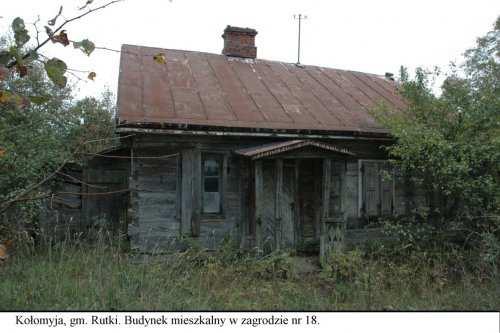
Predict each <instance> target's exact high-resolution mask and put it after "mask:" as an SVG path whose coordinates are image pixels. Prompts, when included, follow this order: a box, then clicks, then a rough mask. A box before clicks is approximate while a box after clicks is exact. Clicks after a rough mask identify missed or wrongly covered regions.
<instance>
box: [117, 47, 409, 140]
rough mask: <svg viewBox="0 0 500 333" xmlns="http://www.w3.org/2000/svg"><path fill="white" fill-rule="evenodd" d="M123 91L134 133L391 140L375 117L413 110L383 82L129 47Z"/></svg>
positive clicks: (123, 118)
mask: <svg viewBox="0 0 500 333" xmlns="http://www.w3.org/2000/svg"><path fill="white" fill-rule="evenodd" d="M159 52H162V53H163V54H164V55H165V57H166V64H165V65H160V64H158V63H156V62H155V61H154V60H153V55H154V54H157V53H159ZM118 88H119V89H118V122H119V125H120V126H133V127H135V126H141V127H145V126H165V125H167V126H168V125H172V126H181V127H184V126H191V125H198V126H218V127H226V128H243V129H245V128H247V129H250V128H251V129H263V130H265V129H274V130H285V131H286V130H314V131H349V132H363V133H387V131H386V130H385V129H384V128H382V127H381V126H380V125H379V124H377V123H376V121H375V119H374V118H373V117H372V116H371V115H370V114H369V112H368V111H369V110H370V108H372V107H373V106H375V105H376V104H378V103H385V104H386V105H387V106H389V107H391V108H394V109H401V108H403V107H404V106H405V102H404V100H403V99H402V98H401V97H400V96H398V94H397V92H396V86H395V84H394V82H393V81H390V80H387V79H385V78H384V77H383V76H379V75H374V74H366V73H360V72H353V71H345V70H338V69H331V68H324V67H317V66H302V65H301V66H300V67H298V66H297V65H295V64H290V63H283V62H278V61H268V60H260V59H255V60H253V59H241V58H233V57H227V56H224V55H218V54H209V53H203V52H192V51H180V50H167V49H157V48H151V47H142V46H132V45H123V46H122V53H121V62H120V78H119V87H118Z"/></svg>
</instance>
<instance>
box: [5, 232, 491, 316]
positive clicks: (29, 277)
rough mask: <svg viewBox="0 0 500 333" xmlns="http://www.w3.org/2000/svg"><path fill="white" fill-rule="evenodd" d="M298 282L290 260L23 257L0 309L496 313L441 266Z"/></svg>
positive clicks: (342, 273) (340, 265) (319, 275)
mask: <svg viewBox="0 0 500 333" xmlns="http://www.w3.org/2000/svg"><path fill="white" fill-rule="evenodd" d="M336 260H337V262H336V264H335V268H333V269H332V268H330V269H324V270H322V271H317V272H309V273H300V270H301V269H300V268H301V267H299V266H300V265H301V264H299V263H298V262H302V261H299V260H296V259H295V258H293V257H290V256H288V255H286V254H284V253H274V254H271V255H269V256H267V257H264V258H256V257H254V256H252V255H250V254H244V253H238V252H237V251H234V249H228V248H226V249H223V250H221V251H219V252H218V253H215V254H207V253H205V252H202V251H199V250H190V251H187V252H184V253H177V254H172V255H169V256H138V255H131V254H128V253H126V252H124V251H123V250H122V249H120V248H119V247H117V246H111V245H104V244H103V242H97V245H88V244H85V245H84V244H83V243H82V244H76V245H75V244H73V245H67V244H59V245H55V246H52V247H48V246H47V247H44V248H43V249H40V248H37V249H36V251H18V253H16V254H15V255H14V256H12V258H11V260H10V261H9V262H8V263H6V264H5V265H3V266H0V295H1V302H0V310H42V309H43V310H494V309H497V310H498V309H500V297H499V296H500V295H499V293H498V291H499V289H498V288H499V286H498V281H495V280H494V279H485V278H481V277H480V276H477V275H475V274H473V273H467V272H461V273H460V274H458V277H457V276H455V277H454V276H453V274H455V275H457V274H456V273H453V274H452V273H450V272H454V270H450V267H449V265H448V266H447V265H445V264H444V263H437V262H434V263H430V262H427V263H426V262H423V261H422V262H420V265H419V266H418V265H416V264H417V262H418V260H420V259H416V260H413V259H412V261H411V262H407V263H394V262H391V261H389V260H386V259H384V260H382V259H380V258H379V259H369V258H368V257H367V256H366V254H363V253H361V252H348V253H346V254H343V255H341V257H340V258H336Z"/></svg>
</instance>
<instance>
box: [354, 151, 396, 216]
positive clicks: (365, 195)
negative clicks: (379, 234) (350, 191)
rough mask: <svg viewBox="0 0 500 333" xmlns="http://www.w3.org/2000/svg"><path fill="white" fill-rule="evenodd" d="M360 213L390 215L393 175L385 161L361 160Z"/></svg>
mask: <svg viewBox="0 0 500 333" xmlns="http://www.w3.org/2000/svg"><path fill="white" fill-rule="evenodd" d="M361 172H362V178H361V181H362V186H361V191H362V193H361V198H362V206H361V214H362V215H365V216H380V215H390V214H392V213H393V208H394V200H393V198H394V177H393V175H392V169H391V167H390V165H389V163H388V162H387V161H362V162H361Z"/></svg>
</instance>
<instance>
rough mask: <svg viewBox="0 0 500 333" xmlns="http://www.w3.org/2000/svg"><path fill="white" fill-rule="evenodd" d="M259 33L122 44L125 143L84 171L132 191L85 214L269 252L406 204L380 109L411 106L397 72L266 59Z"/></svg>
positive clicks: (165, 244)
mask: <svg viewBox="0 0 500 333" xmlns="http://www.w3.org/2000/svg"><path fill="white" fill-rule="evenodd" d="M256 35H257V31H255V30H253V29H248V28H237V27H231V26H228V27H227V28H226V29H225V30H224V34H223V35H222V37H223V39H224V49H223V51H222V54H209V53H203V52H192V51H181V50H169V49H158V48H151V47H142V46H133V45H124V46H123V47H122V52H121V63H120V76H119V90H118V113H117V124H118V125H117V132H118V133H119V134H120V135H121V136H122V140H121V142H122V145H121V147H120V148H119V150H116V151H112V152H109V153H107V154H103V156H102V158H95V159H93V160H92V161H90V163H89V165H88V167H87V169H86V171H85V173H86V176H85V180H86V182H88V183H94V184H108V185H110V186H112V189H117V190H118V189H121V188H126V189H128V190H129V192H128V193H127V194H125V195H123V193H122V194H120V195H119V196H118V197H109V196H108V197H103V198H99V199H95V198H92V199H88V200H84V201H85V202H84V203H83V205H84V208H85V209H84V211H85V214H86V217H87V218H88V219H92V218H97V217H102V216H104V218H106V216H107V217H108V218H110V219H111V220H112V221H114V223H115V224H117V225H118V226H119V227H123V230H126V232H127V234H128V236H129V238H130V241H131V245H132V247H133V248H137V249H140V250H145V251H149V250H151V249H168V248H176V247H178V246H180V244H181V243H182V240H183V239H186V238H190V239H194V240H196V241H198V242H199V243H200V244H201V245H202V246H204V247H206V248H215V247H216V246H217V244H219V243H220V242H221V241H222V240H223V239H225V238H227V239H232V240H234V241H235V242H237V243H238V244H240V245H241V246H242V247H247V248H248V247H258V248H259V249H262V250H264V251H270V250H274V249H299V250H300V249H305V248H310V249H318V248H319V244H320V241H323V242H328V241H330V242H331V241H335V239H334V238H335V237H337V236H336V234H335V232H333V233H332V232H330V231H329V230H330V229H331V228H330V227H329V226H331V225H335V226H336V228H337V229H338V227H340V228H341V229H340V230H344V234H345V233H347V234H348V235H351V236H352V237H355V236H356V234H357V233H359V232H361V230H362V229H361V228H362V227H363V226H364V225H365V224H366V223H367V221H369V220H370V219H373V218H376V217H379V216H383V215H392V214H399V213H403V212H404V211H405V210H406V209H409V203H408V202H409V200H410V199H411V198H413V194H412V193H409V192H408V191H407V190H404V187H403V186H400V185H401V184H400V183H401V182H400V177H397V175H396V177H392V178H391V177H385V176H384V170H385V171H387V172H388V173H392V171H391V170H390V168H389V165H388V163H387V161H386V160H387V154H386V151H385V150H384V146H387V145H390V144H391V143H392V142H393V139H392V138H391V136H390V135H389V133H388V131H387V130H386V129H384V128H382V127H381V126H380V125H379V124H377V122H376V121H375V119H374V117H373V116H372V115H371V114H370V109H371V108H373V107H374V106H376V105H377V104H380V103H383V104H385V105H386V106H388V107H391V108H393V109H402V108H404V107H405V102H404V100H403V99H402V98H401V97H400V96H398V94H397V89H396V85H395V82H394V81H393V80H392V78H391V77H389V76H388V77H386V76H380V75H374V74H367V73H360V72H354V71H345V70H338V69H331V68H323V67H318V66H309V65H298V64H291V63H283V62H279V61H268V60H261V59H259V58H257V57H256V54H257V48H256V47H255V36H256ZM159 54H161V55H164V57H165V60H166V63H165V64H158V63H157V62H156V61H155V60H154V59H153V58H154V56H155V55H159ZM84 191H85V189H84ZM110 207H112V209H111V210H110ZM111 211H112V212H113V213H111ZM110 216H111V217H110ZM332 237H333V238H332Z"/></svg>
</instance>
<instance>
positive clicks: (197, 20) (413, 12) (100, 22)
mask: <svg viewBox="0 0 500 333" xmlns="http://www.w3.org/2000/svg"><path fill="white" fill-rule="evenodd" d="M85 1H86V0H44V1H40V0H15V1H9V2H6V3H4V4H2V6H1V9H0V29H1V31H2V33H4V32H6V31H8V30H9V29H10V23H11V22H12V20H13V19H14V18H15V17H17V16H20V17H22V18H23V19H24V20H25V22H26V23H27V26H28V28H29V29H31V28H32V25H31V23H33V22H34V21H35V20H36V19H37V17H38V16H39V17H40V28H41V30H42V32H41V38H43V37H45V35H44V33H43V30H44V29H43V25H45V24H46V22H47V21H48V20H49V19H51V18H53V17H54V16H55V14H56V13H57V12H58V10H59V6H60V5H63V14H62V16H61V18H59V20H60V21H58V22H59V23H60V22H62V21H61V20H62V19H69V18H71V17H74V16H76V15H79V14H81V13H83V12H82V11H79V10H78V7H81V6H82V5H84V4H85ZM107 2H109V0H94V3H93V4H92V5H91V6H90V8H92V7H97V6H99V5H101V4H104V3H107ZM298 13H301V14H304V15H307V19H306V20H304V21H303V24H302V38H301V39H302V46H301V49H302V53H301V63H303V64H306V65H318V66H325V67H332V68H339V69H348V70H356V71H361V72H368V73H375V74H381V75H383V74H384V73H386V72H391V73H395V74H396V73H398V71H399V68H400V66H401V65H404V66H406V67H408V68H409V69H410V71H413V70H414V69H415V68H416V67H423V68H428V69H432V68H434V67H435V66H439V67H441V68H444V69H446V67H447V66H448V64H449V63H450V61H454V62H457V63H460V61H461V60H462V53H463V52H464V51H465V50H466V49H468V48H470V47H473V46H474V44H475V40H476V38H477V37H479V36H483V35H484V34H486V32H488V31H490V30H491V29H492V27H493V23H494V21H495V20H496V17H497V16H498V15H500V1H498V0H474V1H458V0H454V1H452V0H419V1H403V0H394V1H393V0H377V1H369V0H365V1H363V0H349V1H333V0H329V1H326V0H307V1H306V0H245V1H243V0H172V1H169V0H124V1H123V2H120V3H116V4H114V5H112V6H110V7H107V8H105V9H103V10H101V11H96V12H94V13H91V14H89V15H88V16H86V17H84V18H82V19H80V20H77V21H74V22H72V23H69V24H68V25H67V27H66V31H67V34H68V37H69V39H70V40H82V39H85V38H88V39H90V40H91V41H93V42H94V43H95V44H96V45H97V46H100V47H107V48H111V49H120V47H121V45H122V44H135V45H145V46H154V47H160V48H168V49H181V50H192V51H203V52H210V53H216V54H220V52H221V50H222V46H223V45H222V44H223V40H222V38H221V34H222V32H223V30H224V28H225V27H226V25H232V26H240V27H249V28H254V29H256V30H257V31H258V35H257V37H256V45H257V57H258V58H261V59H267V60H278V61H284V62H296V60H297V21H296V20H295V19H294V17H293V16H294V14H298ZM41 53H43V54H44V55H45V56H47V57H53V56H56V57H58V58H61V59H62V60H64V61H65V62H66V63H67V65H68V67H69V68H72V69H76V70H81V71H94V72H96V73H97V76H96V78H95V81H90V80H77V79H75V78H74V77H72V76H69V78H70V80H71V81H72V82H74V83H75V84H76V87H77V90H76V95H77V96H78V97H83V96H86V95H91V96H99V94H100V92H101V91H102V90H103V89H104V88H105V87H108V88H109V89H111V90H112V91H114V92H115V93H116V89H117V83H118V71H119V53H117V52H113V51H105V50H96V51H95V52H94V53H92V54H91V56H90V57H88V56H86V55H84V54H83V53H81V52H79V51H78V50H75V49H73V48H72V47H71V45H70V46H67V47H63V46H62V45H60V44H52V43H49V44H47V46H46V47H44V48H43V49H42V50H41ZM167 61H168V59H167ZM78 75H79V76H80V77H81V78H86V76H87V75H86V74H84V73H80V74H78Z"/></svg>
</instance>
